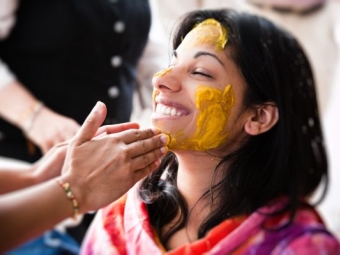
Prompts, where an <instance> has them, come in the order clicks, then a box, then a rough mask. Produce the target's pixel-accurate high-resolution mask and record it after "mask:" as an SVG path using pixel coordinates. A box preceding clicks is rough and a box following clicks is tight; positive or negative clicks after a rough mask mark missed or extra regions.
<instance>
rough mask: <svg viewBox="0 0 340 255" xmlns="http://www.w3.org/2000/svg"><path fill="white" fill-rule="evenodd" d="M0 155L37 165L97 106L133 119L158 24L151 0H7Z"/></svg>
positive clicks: (0, 2)
mask: <svg viewBox="0 0 340 255" xmlns="http://www.w3.org/2000/svg"><path fill="white" fill-rule="evenodd" d="M0 6H1V8H0V9H1V11H0V31H1V32H0V40H1V41H0V60H1V62H0V117H1V120H0V155H1V156H3V157H10V158H16V159H20V160H24V161H28V162H35V161H36V160H37V159H39V158H40V157H41V155H42V154H43V153H46V152H47V151H48V149H49V148H51V147H52V146H53V145H55V144H57V143H60V142H63V141H65V140H68V139H70V138H71V137H73V135H74V134H75V133H76V132H77V130H78V129H79V124H80V123H82V122H83V121H84V120H85V118H86V116H87V113H88V111H90V109H91V108H92V105H93V104H94V103H95V102H97V101H102V102H104V103H105V104H106V105H107V107H108V114H107V117H106V119H105V122H104V123H105V124H116V123H122V122H127V121H129V119H130V114H131V109H132V94H133V91H134V87H135V79H136V75H137V74H136V66H137V64H138V60H139V58H140V56H141V54H142V51H143V49H144V46H145V44H146V41H147V38H148V32H149V27H150V22H151V17H150V8H149V4H148V1H147V0H124V1H120V0H117V1H110V0H99V1H93V0H85V1H64V0H55V1H44V0H28V1H20V2H19V1H13V0H0Z"/></svg>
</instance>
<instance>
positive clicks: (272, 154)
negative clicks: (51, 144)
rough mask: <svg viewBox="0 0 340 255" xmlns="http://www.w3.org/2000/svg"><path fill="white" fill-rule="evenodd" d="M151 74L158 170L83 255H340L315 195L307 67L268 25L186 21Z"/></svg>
mask: <svg viewBox="0 0 340 255" xmlns="http://www.w3.org/2000/svg"><path fill="white" fill-rule="evenodd" d="M173 48H174V50H175V51H174V54H173V56H172V59H171V62H170V65H169V67H168V68H167V69H165V70H162V71H160V72H159V73H157V74H155V76H154V78H153V86H154V95H153V99H154V112H153V114H152V117H151V122H152V125H153V126H154V127H156V128H157V129H159V130H160V131H161V132H163V133H166V134H168V135H169V136H170V138H171V140H170V144H169V149H170V152H169V153H168V154H167V155H166V156H165V157H164V158H163V160H162V163H161V165H160V166H159V168H158V170H156V171H155V172H153V173H152V174H151V175H149V176H148V177H147V178H145V179H144V180H143V181H142V182H141V183H139V184H138V185H136V186H135V187H134V188H133V189H131V190H130V191H129V193H128V194H127V195H125V196H123V197H122V198H121V199H120V200H119V201H117V202H115V203H113V204H111V205H110V206H108V207H107V208H105V209H103V210H102V211H101V212H99V213H98V214H97V216H96V219H95V221H94V223H93V224H92V226H91V229H90V231H89V233H88V235H87V238H86V241H85V243H84V246H83V249H82V251H83V252H84V253H85V254H89V253H90V254H99V253H102V252H103V251H106V252H107V251H109V254H164V253H167V254H203V253H204V254H231V253H232V254H339V253H340V245H339V242H338V241H337V240H336V239H335V238H334V237H333V236H332V234H331V233H329V232H328V231H327V229H326V227H325V225H324V224H323V222H322V219H321V217H320V216H319V214H318V213H317V212H316V210H315V208H314V206H313V205H311V204H310V203H309V202H308V198H309V197H310V195H311V194H313V192H314V191H315V189H316V188H317V187H318V185H319V184H320V183H321V181H322V180H323V179H324V181H325V186H327V185H326V184H327V182H326V181H327V161H326V154H325V150H324V147H323V138H322V132H321V128H320V121H319V118H318V108H317V101H316V96H315V87H314V80H313V75H312V71H311V68H310V65H309V62H308V60H307V58H306V56H305V54H304V52H303V50H302V49H301V47H300V46H299V44H298V42H297V41H296V40H295V39H294V38H293V37H292V36H291V35H289V34H288V33H287V32H285V31H284V30H282V29H281V28H279V27H277V26H275V25H274V24H272V23H271V22H269V21H267V20H266V19H263V18H260V17H257V16H254V15H251V14H246V13H237V12H235V11H232V10H206V11H195V12H191V13H189V14H187V15H186V16H185V17H184V19H183V20H182V22H181V24H180V25H179V28H178V31H177V33H176V34H175V37H174V43H173Z"/></svg>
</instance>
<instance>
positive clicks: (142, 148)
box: [127, 134, 169, 158]
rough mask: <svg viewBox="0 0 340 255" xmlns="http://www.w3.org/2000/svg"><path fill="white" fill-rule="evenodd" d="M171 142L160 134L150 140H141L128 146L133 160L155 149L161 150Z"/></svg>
mask: <svg viewBox="0 0 340 255" xmlns="http://www.w3.org/2000/svg"><path fill="white" fill-rule="evenodd" d="M168 142H169V138H168V136H167V135H165V134H160V135H157V136H154V137H151V138H148V139H144V140H139V141H137V142H134V143H130V144H128V145H127V147H128V149H129V151H130V155H131V157H132V158H134V157H137V156H140V155H143V154H145V153H148V152H150V151H153V150H155V149H158V148H161V147H163V146H165V145H167V144H168Z"/></svg>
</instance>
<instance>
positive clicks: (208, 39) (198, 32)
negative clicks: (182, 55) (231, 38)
mask: <svg viewBox="0 0 340 255" xmlns="http://www.w3.org/2000/svg"><path fill="white" fill-rule="evenodd" d="M227 40H228V34H227V30H226V29H225V28H224V27H223V26H222V25H221V24H220V23H219V22H218V21H216V20H214V19H207V20H205V21H203V22H201V23H199V24H197V25H196V26H195V27H194V28H193V29H192V30H191V31H190V32H189V33H188V34H187V35H186V36H185V38H184V40H183V42H182V44H181V47H182V48H192V47H195V46H203V45H212V46H214V48H215V51H216V52H220V51H223V50H224V48H225V46H226V44H227Z"/></svg>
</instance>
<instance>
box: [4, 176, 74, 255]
mask: <svg viewBox="0 0 340 255" xmlns="http://www.w3.org/2000/svg"><path fill="white" fill-rule="evenodd" d="M72 214H73V209H72V204H71V202H70V200H69V199H68V198H67V197H66V195H65V191H64V190H63V189H62V188H61V187H60V186H59V185H58V183H56V181H55V180H51V181H48V182H46V183H43V184H39V185H36V186H34V187H30V188H27V189H24V190H21V191H18V192H12V193H9V194H6V195H2V196H0V223H1V228H0V240H1V242H0V253H2V252H4V251H6V250H8V249H11V248H13V247H15V246H17V245H19V244H20V243H22V242H25V241H28V240H29V239H32V238H34V237H36V236H38V235H40V234H42V233H43V232H44V231H46V230H48V229H51V228H53V227H54V226H55V225H56V224H58V223H59V222H60V221H62V220H63V219H65V218H67V217H71V216H72ZM28 219H29V220H28Z"/></svg>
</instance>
